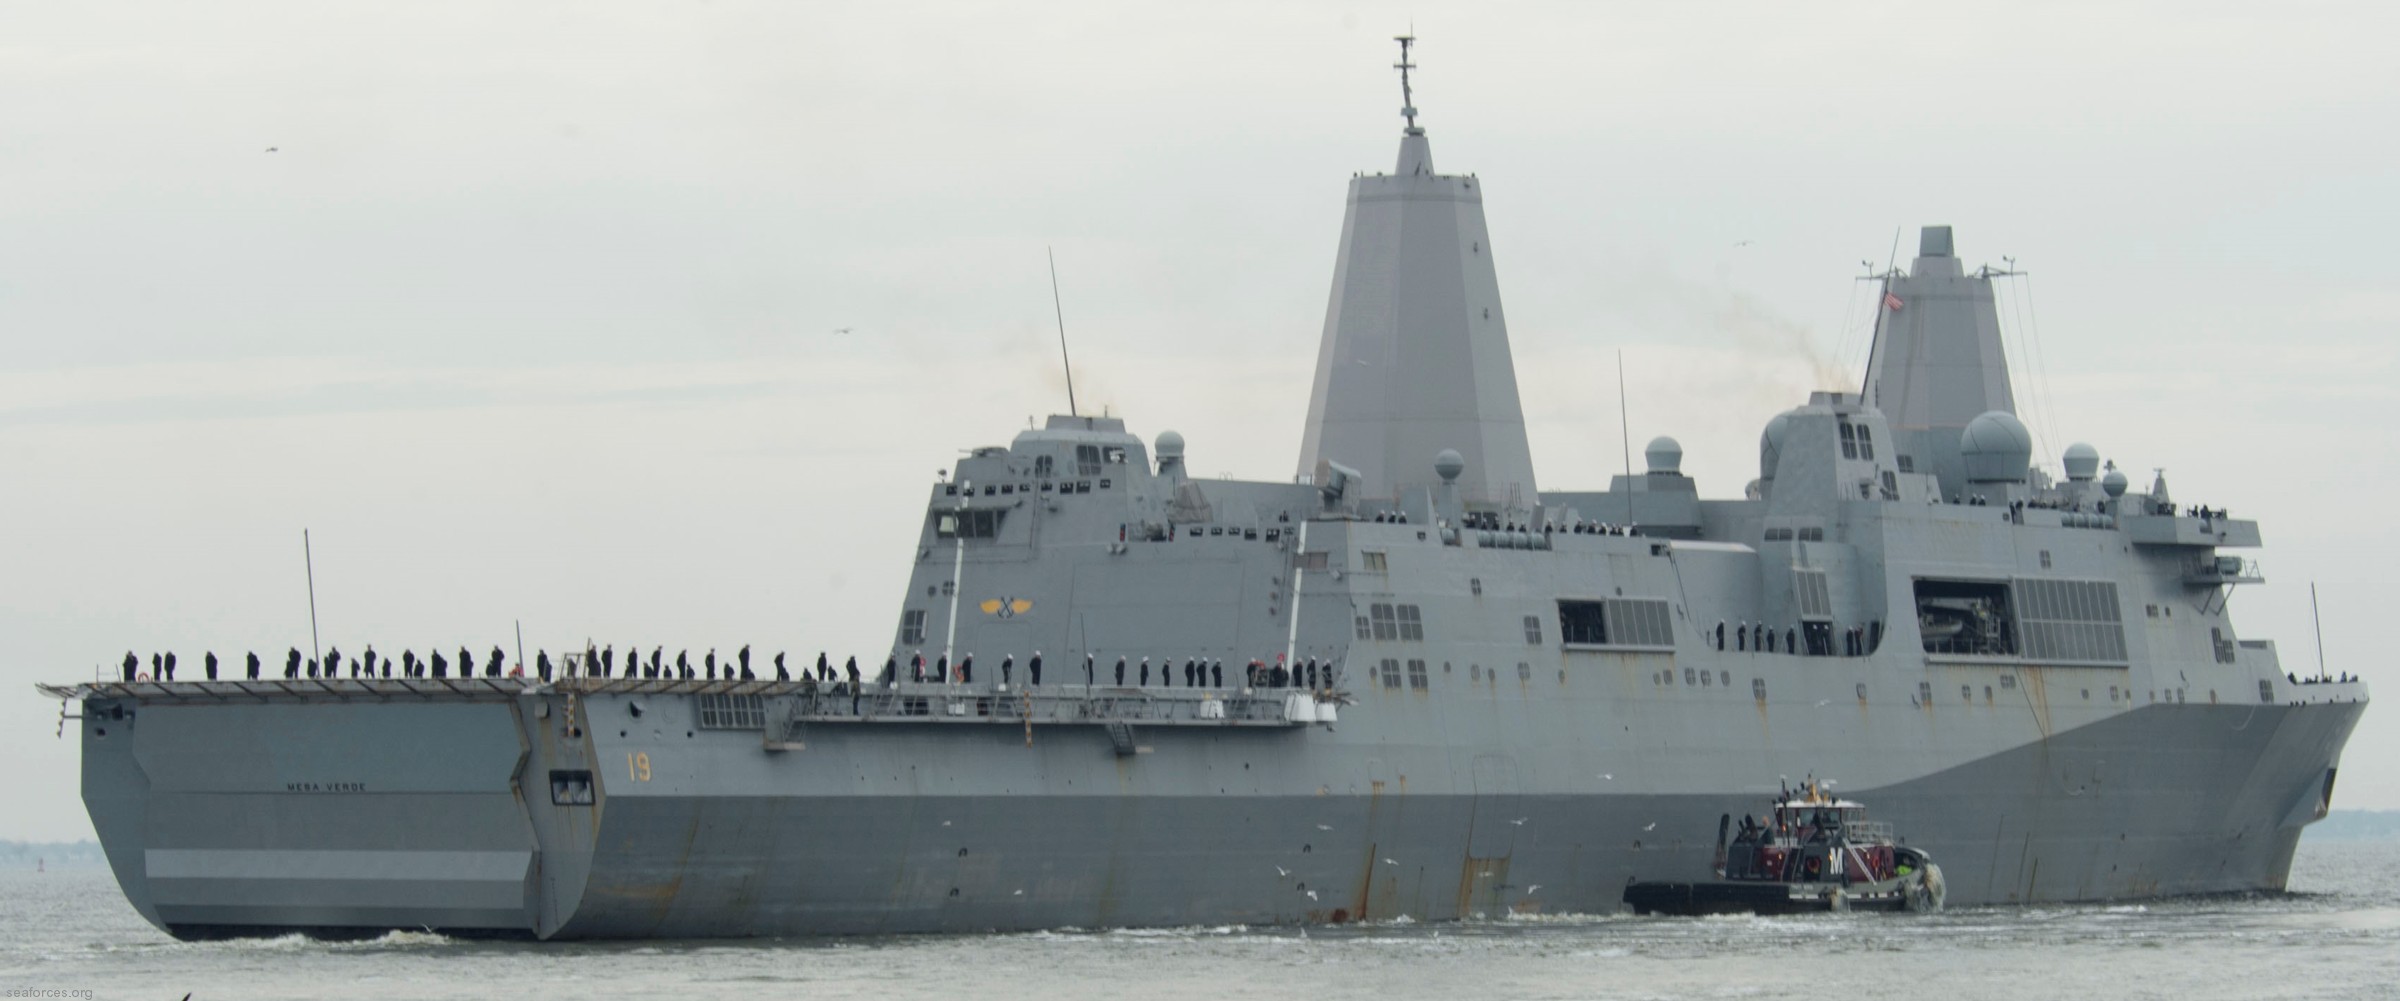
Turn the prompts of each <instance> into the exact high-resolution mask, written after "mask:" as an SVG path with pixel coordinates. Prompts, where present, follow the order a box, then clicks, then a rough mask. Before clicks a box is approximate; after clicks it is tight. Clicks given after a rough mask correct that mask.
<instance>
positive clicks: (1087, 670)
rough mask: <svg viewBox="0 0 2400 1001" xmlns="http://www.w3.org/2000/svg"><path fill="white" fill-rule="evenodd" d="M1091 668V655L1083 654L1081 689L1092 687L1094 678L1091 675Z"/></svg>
mask: <svg viewBox="0 0 2400 1001" xmlns="http://www.w3.org/2000/svg"><path fill="white" fill-rule="evenodd" d="M1092 667H1093V664H1092V655H1091V654H1088V653H1087V654H1084V655H1083V687H1085V688H1090V687H1092V681H1093V680H1094V678H1093V675H1092Z"/></svg>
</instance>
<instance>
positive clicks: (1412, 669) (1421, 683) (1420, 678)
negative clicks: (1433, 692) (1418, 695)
mask: <svg viewBox="0 0 2400 1001" xmlns="http://www.w3.org/2000/svg"><path fill="white" fill-rule="evenodd" d="M1408 687H1410V688H1413V689H1416V690H1417V691H1420V692H1422V691H1425V690H1426V689H1428V688H1431V687H1432V685H1431V684H1430V683H1429V682H1428V679H1427V678H1426V677H1425V662H1424V661H1421V660H1411V661H1409V662H1408Z"/></svg>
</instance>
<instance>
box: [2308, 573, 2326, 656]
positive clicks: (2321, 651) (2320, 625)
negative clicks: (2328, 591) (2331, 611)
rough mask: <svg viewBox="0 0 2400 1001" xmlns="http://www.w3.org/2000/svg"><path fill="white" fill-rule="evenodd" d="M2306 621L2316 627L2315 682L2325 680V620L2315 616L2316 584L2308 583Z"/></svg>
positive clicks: (2314, 582)
mask: <svg viewBox="0 0 2400 1001" xmlns="http://www.w3.org/2000/svg"><path fill="white" fill-rule="evenodd" d="M2308 621H2309V623H2310V624H2312V625H2314V626H2316V627H2317V680H2318V681H2323V680H2325V619H2324V618H2323V617H2322V616H2319V615H2318V614H2317V582H2316V581H2313V580H2312V581H2309V582H2308Z"/></svg>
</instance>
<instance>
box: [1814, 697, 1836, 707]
mask: <svg viewBox="0 0 2400 1001" xmlns="http://www.w3.org/2000/svg"><path fill="white" fill-rule="evenodd" d="M1832 704H1833V700H1832V699H1818V700H1817V705H1818V707H1820V708H1822V707H1824V706H1829V705H1832Z"/></svg>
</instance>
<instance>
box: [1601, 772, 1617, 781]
mask: <svg viewBox="0 0 2400 1001" xmlns="http://www.w3.org/2000/svg"><path fill="white" fill-rule="evenodd" d="M1600 779H1601V781H1604V782H1614V781H1616V780H1617V776H1616V774H1615V773H1613V772H1601V773H1600Z"/></svg>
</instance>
